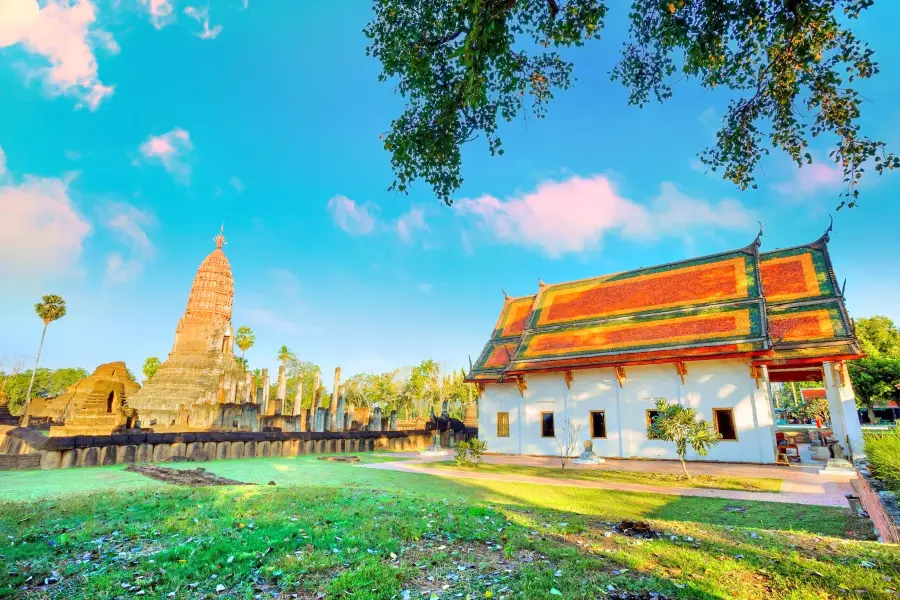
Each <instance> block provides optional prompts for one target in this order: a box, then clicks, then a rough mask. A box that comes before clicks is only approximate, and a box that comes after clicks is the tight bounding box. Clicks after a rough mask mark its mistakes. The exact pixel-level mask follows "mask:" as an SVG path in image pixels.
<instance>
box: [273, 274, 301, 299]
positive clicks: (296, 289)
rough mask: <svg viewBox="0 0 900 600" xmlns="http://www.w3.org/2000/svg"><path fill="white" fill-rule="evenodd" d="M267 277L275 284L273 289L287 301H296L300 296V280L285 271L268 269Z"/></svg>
mask: <svg viewBox="0 0 900 600" xmlns="http://www.w3.org/2000/svg"><path fill="white" fill-rule="evenodd" d="M269 275H270V276H271V278H272V280H273V281H274V282H275V288H276V289H277V290H278V291H279V292H280V293H281V294H283V295H284V296H286V297H287V298H288V299H296V298H297V297H298V296H299V295H300V278H298V277H297V276H296V275H295V274H294V273H293V272H292V271H289V270H287V269H270V270H269Z"/></svg>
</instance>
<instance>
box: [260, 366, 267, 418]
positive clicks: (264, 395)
mask: <svg viewBox="0 0 900 600" xmlns="http://www.w3.org/2000/svg"><path fill="white" fill-rule="evenodd" d="M261 385H262V400H259V404H260V409H261V410H262V414H264V415H267V414H269V370H268V369H263V370H262V384H261Z"/></svg>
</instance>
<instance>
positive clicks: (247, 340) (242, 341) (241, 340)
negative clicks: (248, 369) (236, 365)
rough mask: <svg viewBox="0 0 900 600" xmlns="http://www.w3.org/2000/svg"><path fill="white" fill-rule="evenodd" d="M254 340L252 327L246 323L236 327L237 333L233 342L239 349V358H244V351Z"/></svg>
mask: <svg viewBox="0 0 900 600" xmlns="http://www.w3.org/2000/svg"><path fill="white" fill-rule="evenodd" d="M255 341H256V335H255V334H254V333H253V330H252V329H250V328H249V327H247V326H246V325H241V326H240V327H238V330H237V333H236V334H235V336H234V343H235V344H237V345H238V348H240V349H241V358H244V352H246V351H247V350H249V349H250V347H251V346H253V342H255Z"/></svg>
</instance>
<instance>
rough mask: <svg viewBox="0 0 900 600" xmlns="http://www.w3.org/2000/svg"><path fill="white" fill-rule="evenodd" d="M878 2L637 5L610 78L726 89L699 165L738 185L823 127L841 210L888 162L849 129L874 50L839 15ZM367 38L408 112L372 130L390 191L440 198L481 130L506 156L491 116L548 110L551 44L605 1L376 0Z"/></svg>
mask: <svg viewBox="0 0 900 600" xmlns="http://www.w3.org/2000/svg"><path fill="white" fill-rule="evenodd" d="M873 1H874V0H633V1H632V4H631V11H630V13H629V18H630V22H631V25H630V31H629V39H628V40H627V41H626V43H625V45H624V48H623V49H622V54H621V58H620V61H619V62H618V64H617V65H616V67H615V68H614V69H613V71H612V72H611V73H610V76H611V78H612V79H613V80H618V81H619V82H621V83H622V84H623V85H624V86H625V87H626V88H627V90H628V92H629V102H630V103H631V104H633V105H637V106H642V105H644V104H645V103H647V102H648V101H649V100H650V99H651V98H652V99H655V100H657V101H660V102H662V101H664V100H666V99H667V98H669V97H671V96H672V93H673V90H672V84H673V82H674V81H675V80H676V79H680V78H686V79H694V80H697V81H698V82H699V83H700V85H701V86H703V87H704V88H714V87H717V86H718V87H723V88H726V89H729V90H732V91H733V92H734V93H735V95H736V96H737V98H736V99H734V100H732V101H731V103H730V104H729V107H728V111H727V113H726V115H725V117H724V119H723V121H722V124H721V128H720V130H719V132H718V134H717V142H716V145H714V146H712V147H710V148H707V149H705V150H703V151H702V152H701V153H700V159H701V160H702V161H703V163H704V164H705V165H707V166H708V168H710V169H712V170H713V171H717V172H721V173H722V176H723V178H725V179H728V180H730V181H732V182H733V183H734V184H736V185H737V186H738V187H739V188H740V189H742V190H744V189H747V188H748V187H756V184H755V180H754V173H755V171H756V168H757V166H758V164H759V161H760V159H761V158H762V157H763V156H764V155H765V154H768V153H769V148H770V147H771V148H775V149H780V150H782V151H784V152H785V153H787V154H788V155H789V156H790V158H791V159H792V160H793V161H794V162H795V163H796V164H797V165H798V166H800V167H802V166H803V165H804V164H809V163H811V162H812V155H811V154H810V152H809V151H808V146H809V143H810V141H811V138H813V137H817V136H819V135H823V134H827V135H828V136H829V137H830V138H831V141H833V145H832V149H831V152H830V158H831V159H832V160H833V161H834V163H835V164H837V165H839V166H840V168H841V169H842V170H843V173H844V184H845V185H844V190H843V192H842V193H841V195H842V200H841V206H844V205H849V206H851V207H852V206H854V205H855V204H856V201H857V197H858V195H859V191H858V184H859V181H860V179H861V178H862V176H863V173H864V172H865V170H866V169H867V168H870V169H872V170H875V171H876V172H878V173H881V172H883V171H884V170H885V169H893V168H897V167H900V158H898V157H897V156H896V155H894V154H893V153H890V152H889V151H888V150H887V148H886V147H885V144H884V143H883V142H881V141H878V140H873V139H870V138H869V137H867V136H866V135H864V134H863V133H862V132H861V131H860V127H859V124H858V120H859V116H860V106H861V104H862V102H863V99H862V97H861V96H860V95H859V93H858V92H857V91H856V89H854V86H855V82H856V81H857V80H858V79H865V78H868V77H871V76H873V75H875V74H876V73H877V72H878V66H877V64H876V63H875V61H874V60H873V53H874V51H873V50H872V49H870V48H869V47H868V45H867V44H866V43H865V42H864V41H862V40H860V39H858V38H857V37H856V36H855V34H854V33H853V32H852V31H851V30H850V28H849V24H850V23H852V21H853V20H854V19H856V18H858V17H859V15H860V13H861V12H862V11H864V10H865V9H867V8H868V7H869V6H871V5H872V4H873ZM374 13H375V17H374V19H373V20H372V21H371V22H370V23H369V24H368V26H367V27H366V28H365V30H364V32H365V34H366V36H367V37H368V38H369V40H370V45H369V47H368V48H367V52H368V54H370V55H372V56H374V57H375V58H377V59H378V60H379V61H381V65H382V72H381V75H380V80H381V81H387V80H396V82H397V89H398V91H399V92H400V93H401V94H402V95H403V96H404V97H405V98H406V102H407V103H406V108H405V110H404V111H403V113H402V114H401V115H400V116H399V117H397V118H396V119H394V120H393V122H392V123H391V129H390V131H388V132H387V133H386V134H384V135H383V136H382V138H383V139H384V147H385V149H386V150H388V151H389V152H390V153H391V155H392V165H393V168H394V173H395V177H396V178H395V180H394V182H393V184H392V185H391V189H393V190H398V191H401V192H406V191H408V189H409V186H410V185H411V184H412V182H413V181H415V180H417V179H424V180H425V181H426V182H427V183H428V184H430V185H431V187H432V188H433V189H434V192H435V194H436V195H437V196H438V198H440V199H441V200H442V201H443V202H444V203H446V204H448V205H449V204H452V202H453V200H452V198H451V196H452V194H453V193H454V192H455V191H456V190H457V189H458V188H459V187H460V185H461V184H462V180H463V178H462V174H461V165H462V158H461V147H462V146H463V145H464V144H465V143H467V142H469V141H472V140H474V139H475V138H477V137H479V136H483V137H484V138H485V140H486V141H487V145H488V150H489V151H490V153H491V154H492V155H495V154H503V148H502V143H501V140H500V137H499V135H498V133H497V127H498V124H499V123H500V122H501V121H511V120H512V119H513V118H515V117H516V116H518V115H520V114H522V113H525V112H530V113H532V114H533V115H534V116H536V117H542V116H544V115H545V114H546V111H547V106H548V103H549V101H550V100H551V99H552V98H553V94H554V92H555V91H556V90H565V89H567V88H568V87H570V86H571V85H572V83H573V75H572V73H573V64H572V63H571V62H570V61H568V60H565V59H564V58H562V57H561V56H560V54H559V53H558V50H559V49H561V48H566V47H571V46H581V45H583V44H584V43H586V42H589V41H592V40H597V39H599V38H600V33H601V31H602V29H603V25H604V18H605V16H606V13H607V2H606V1H605V0H456V1H454V2H446V1H445V0H374Z"/></svg>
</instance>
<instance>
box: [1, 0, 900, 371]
mask: <svg viewBox="0 0 900 600" xmlns="http://www.w3.org/2000/svg"><path fill="white" fill-rule="evenodd" d="M369 6H370V5H369V3H368V2H366V1H363V0H359V1H354V2H340V3H338V2H335V3H312V2H296V1H295V0H294V1H289V0H265V1H263V0H248V2H247V3H246V6H245V2H244V0H222V1H217V0H213V2H212V3H211V5H209V6H204V5H202V4H193V3H191V2H188V3H184V2H177V1H173V0H118V1H109V2H107V1H105V0H97V1H96V2H93V3H92V2H88V1H87V0H81V2H80V3H78V4H75V3H74V2H68V1H66V0H62V2H61V3H59V2H57V3H51V5H49V6H48V5H47V3H46V2H44V1H43V0H42V2H41V3H40V7H41V8H42V9H43V10H42V11H41V12H36V10H37V5H36V2H35V0H6V1H5V2H3V7H0V89H2V90H3V93H2V94H0V149H2V155H0V281H2V282H3V284H2V287H0V320H2V321H0V357H3V358H4V359H6V360H11V359H12V360H14V359H15V358H17V357H27V358H29V359H30V358H32V357H33V355H34V352H35V350H36V346H37V342H38V339H39V336H40V329H41V322H40V320H39V319H38V318H37V317H36V316H35V315H34V313H33V310H32V306H33V304H34V303H35V302H36V301H37V300H38V299H39V298H40V296H41V295H42V294H45V293H57V294H61V295H62V296H64V297H65V298H66V300H67V304H68V314H67V316H66V317H65V318H63V319H62V320H61V321H59V322H57V323H54V324H53V325H51V327H50V330H49V332H48V335H47V341H46V344H45V347H44V354H43V357H42V360H41V363H42V365H44V366H48V367H54V368H55V367H63V366H82V367H85V368H87V369H89V370H92V369H93V368H94V367H95V366H96V365H98V364H100V363H103V362H108V361H113V360H125V361H126V362H127V363H128V365H129V366H130V367H131V368H132V370H133V371H135V372H138V371H139V370H140V366H141V364H142V363H143V361H144V359H145V358H146V357H147V356H159V357H161V358H164V357H165V356H166V354H167V353H168V351H169V350H170V348H171V344H172V341H173V336H174V329H175V325H176V322H177V320H178V318H179V316H180V315H181V313H182V312H183V311H184V307H185V304H186V302H187V294H188V291H189V289H190V284H191V279H192V277H193V275H194V272H195V270H196V268H197V266H198V265H199V264H200V262H201V261H202V259H203V258H204V257H205V256H206V254H208V253H209V252H210V251H211V250H212V249H213V247H214V246H213V242H212V236H213V235H215V234H216V232H217V231H218V228H219V225H220V224H221V223H222V222H223V221H224V223H225V235H226V237H227V238H228V242H229V243H228V245H227V246H226V247H225V251H226V254H227V255H228V257H229V260H230V261H231V265H232V270H233V273H234V278H235V289H236V292H235V308H234V317H233V321H234V323H235V325H249V326H251V327H252V328H253V329H254V330H255V331H256V339H257V341H256V346H255V347H254V348H252V349H251V350H250V351H249V353H248V358H249V359H250V361H251V364H252V365H253V366H255V367H274V366H275V365H276V360H275V354H276V349H277V348H278V347H279V346H280V345H282V344H287V345H288V346H289V347H290V348H291V349H292V350H294V351H295V352H296V353H297V354H298V356H300V357H301V358H304V359H308V360H313V361H315V362H317V363H318V364H320V365H321V366H322V367H323V369H324V370H325V371H326V372H330V371H331V370H332V369H333V367H334V366H335V365H338V364H340V365H342V366H343V368H344V372H345V374H347V375H350V374H352V373H355V372H358V371H364V370H374V371H380V370H385V369H389V368H393V367H399V366H402V365H409V364H412V363H416V362H418V361H419V360H421V359H423V358H426V357H431V358H434V359H435V360H439V361H442V362H444V363H445V364H447V365H448V366H455V367H457V368H458V367H460V366H463V365H464V364H466V362H467V359H466V356H467V355H469V354H471V355H472V357H473V359H474V357H475V356H476V355H477V354H478V352H479V351H480V350H481V347H482V345H483V343H484V341H485V340H486V338H487V337H488V336H489V334H490V332H491V329H492V327H493V324H494V321H495V320H496V317H497V314H498V311H499V308H500V305H501V303H502V294H501V287H502V288H505V289H506V291H508V292H509V293H510V294H511V295H524V294H529V293H533V292H534V291H535V290H536V287H537V280H538V278H540V279H543V280H544V281H546V282H559V281H566V280H571V279H578V278H583V277H588V276H592V275H598V274H602V273H607V272H614V271H619V270H624V269H630V268H636V267H641V266H648V265H652V264H658V263H663V262H670V261H673V260H678V259H682V258H686V257H690V256H697V255H702V254H709V253H714V252H719V251H724V250H728V249H733V248H736V247H742V246H744V245H746V244H748V243H749V242H750V241H751V240H752V239H753V238H754V236H755V235H756V230H757V228H758V226H757V224H756V223H757V220H760V221H762V222H763V224H764V226H765V237H764V246H763V248H764V249H773V248H776V247H784V246H791V245H797V244H802V243H806V242H809V241H812V240H814V239H816V238H817V237H818V236H819V235H821V233H822V231H823V230H824V229H825V227H826V226H827V223H828V214H829V212H833V208H834V207H835V206H836V205H837V203H838V192H839V190H840V177H838V176H836V173H835V172H834V171H833V169H831V165H830V164H828V163H822V164H819V165H816V166H815V168H805V169H803V170H800V171H798V170H797V169H795V168H794V166H793V165H792V163H790V161H789V160H788V159H787V158H786V157H784V156H781V155H778V154H776V153H773V155H772V157H771V158H769V159H767V160H766V161H765V162H764V163H763V165H762V169H761V171H760V173H759V190H758V191H752V192H739V191H738V190H737V189H736V188H734V187H733V186H732V185H731V184H729V183H727V182H723V181H721V180H720V179H718V178H716V177H713V176H710V175H706V174H704V173H703V172H702V169H699V170H698V169H697V168H696V167H697V161H696V159H695V155H696V153H697V152H698V151H700V150H702V149H703V148H704V147H705V146H706V145H708V144H709V143H710V142H712V141H713V139H714V138H713V136H714V132H715V128H716V126H717V123H718V121H719V120H720V119H721V116H722V114H723V112H724V107H725V106H726V105H727V101H728V96H727V95H726V94H725V93H720V92H715V93H710V92H706V91H703V90H701V89H699V88H698V87H697V86H695V85H694V84H692V83H691V82H681V83H679V84H678V85H677V86H676V88H675V97H674V98H673V99H672V100H670V101H668V102H667V103H666V104H665V105H663V106H659V105H651V106H648V107H645V108H643V109H638V108H633V107H629V106H627V103H626V93H625V91H624V89H623V88H622V87H621V86H620V85H619V84H616V83H611V82H609V81H608V72H609V70H610V68H611V67H612V66H613V64H614V62H615V60H616V56H617V52H618V49H619V47H620V46H621V43H622V40H623V38H624V35H625V32H626V23H625V18H626V14H625V11H624V10H622V9H621V8H620V7H618V6H616V7H614V10H613V11H612V12H611V14H610V16H609V18H608V24H607V29H606V34H605V38H604V40H602V41H601V42H599V43H593V44H591V45H589V46H588V47H586V48H583V49H579V50H575V51H572V52H569V53H568V55H570V56H571V57H572V58H573V59H574V60H575V61H576V66H575V75H576V77H577V79H578V80H577V82H576V84H575V86H574V87H573V88H572V89H570V90H568V91H566V92H561V93H560V94H558V96H557V98H556V99H555V100H554V101H553V102H552V104H551V106H550V115H549V116H548V118H546V119H543V120H535V119H534V118H529V119H528V120H527V121H526V120H524V119H519V120H517V121H516V122H514V123H511V124H508V125H505V126H504V127H503V129H502V137H503V140H504V147H505V151H506V152H505V154H504V156H503V157H501V158H490V157H489V156H488V154H487V152H486V149H485V147H484V146H483V145H482V144H481V143H479V142H476V143H474V144H472V145H470V146H468V147H467V148H466V150H465V161H464V166H463V175H464V177H465V182H464V184H463V186H462V189H461V190H460V191H459V193H458V194H457V195H456V199H457V201H456V207H455V208H453V209H450V208H446V207H442V206H440V205H439V204H438V203H437V201H436V200H435V199H434V197H433V195H431V194H430V193H429V189H428V188H427V187H426V186H424V185H417V186H415V187H414V188H413V190H412V192H411V193H410V194H409V195H408V196H407V195H400V194H395V193H390V192H388V191H387V187H388V185H389V184H390V182H391V181H392V179H393V177H392V172H391V168H390V156H389V155H388V154H387V153H386V152H385V151H384V150H383V148H382V146H381V142H380V141H379V139H378V135H379V133H381V132H383V131H385V130H386V129H387V128H388V126H389V123H390V120H391V118H392V117H394V116H396V115H397V114H399V112H400V110H401V108H402V106H403V103H402V99H401V98H399V97H398V96H396V95H395V94H394V92H393V89H392V87H391V86H390V85H386V84H379V83H378V82H377V75H378V72H379V65H378V63H377V62H376V61H375V60H374V59H372V58H369V57H367V56H366V55H365V46H366V40H365V38H364V36H363V35H362V28H363V27H364V26H365V24H366V23H367V21H368V20H369V18H370V12H369ZM4 11H6V13H4ZM898 18H900V5H896V4H895V3H891V2H881V3H879V4H878V5H876V6H875V7H873V8H872V9H871V10H870V11H868V13H867V14H866V15H865V17H864V18H863V19H862V20H861V21H860V22H858V23H857V27H856V31H857V32H858V35H859V36H860V37H862V38H863V39H865V40H867V41H869V42H870V43H871V45H872V47H873V48H874V49H875V50H876V57H877V58H878V59H879V61H880V64H881V73H880V75H879V76H877V77H876V78H875V79H874V80H871V81H867V82H863V84H862V86H861V91H862V93H863V95H864V96H865V97H866V98H867V99H868V100H869V103H868V104H866V105H865V106H864V111H865V115H864V116H865V119H864V121H863V125H864V127H865V128H866V131H867V133H869V134H870V135H872V136H874V137H878V138H880V139H884V140H886V141H888V142H889V143H890V144H891V145H892V146H893V148H894V149H897V148H898V147H900V105H898V103H897V101H896V98H898V97H900V46H898V45H897V44H896V43H895V33H894V32H893V31H892V29H893V27H894V26H893V24H895V23H896V22H897V20H898ZM819 143H820V142H818V141H817V144H819ZM822 143H824V141H823V142H822ZM812 151H813V154H814V155H815V156H817V157H818V158H820V159H822V158H825V157H826V156H827V152H828V147H827V145H818V146H816V147H814V148H813V149H812ZM898 192H900V177H898V176H897V175H893V176H891V175H888V176H885V177H880V178H878V177H874V176H873V177H872V178H870V180H869V181H868V182H867V183H866V184H865V187H864V190H863V194H864V195H863V198H862V206H861V207H860V208H857V209H853V210H841V211H840V212H839V213H836V215H835V217H836V218H835V231H834V235H833V238H832V244H831V252H832V257H833V259H834V263H835V268H836V271H837V275H838V277H839V278H844V277H846V278H847V280H848V284H847V297H848V307H849V309H850V311H851V315H852V316H854V317H856V318H858V317H863V316H869V315H873V314H886V315H888V316H890V317H892V318H893V319H894V320H895V321H898V322H900V308H898V307H900V302H898V301H897V298H898V297H900V262H898V261H897V256H898V253H900V242H898V236H897V233H896V232H897V230H898V225H900V206H898V204H897V201H896V198H897V196H898Z"/></svg>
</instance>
